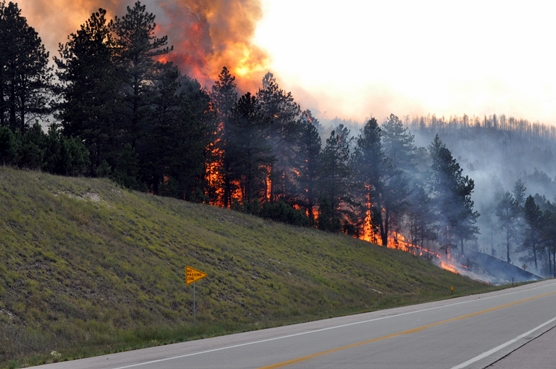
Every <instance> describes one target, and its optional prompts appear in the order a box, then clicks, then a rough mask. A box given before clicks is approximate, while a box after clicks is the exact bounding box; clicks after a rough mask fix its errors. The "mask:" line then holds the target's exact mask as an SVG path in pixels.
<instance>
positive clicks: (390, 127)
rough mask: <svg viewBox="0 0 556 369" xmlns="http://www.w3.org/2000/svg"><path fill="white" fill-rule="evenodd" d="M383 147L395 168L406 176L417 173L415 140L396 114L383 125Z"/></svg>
mask: <svg viewBox="0 0 556 369" xmlns="http://www.w3.org/2000/svg"><path fill="white" fill-rule="evenodd" d="M382 146H383V149H384V154H385V156H386V157H388V158H389V159H390V161H391V163H392V165H393V166H394V167H395V168H398V169H400V170H402V171H403V173H404V174H406V175H407V174H412V173H413V172H414V171H415V150H416V148H415V138H414V136H413V135H412V134H411V133H409V132H408V129H407V128H406V127H404V125H403V123H402V121H401V120H400V119H399V118H398V117H397V116H395V115H394V114H390V117H388V119H387V120H386V121H385V122H384V123H383V124H382Z"/></svg>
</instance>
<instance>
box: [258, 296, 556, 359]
mask: <svg viewBox="0 0 556 369" xmlns="http://www.w3.org/2000/svg"><path fill="white" fill-rule="evenodd" d="M555 293H556V291H555V292H548V293H544V294H542V295H538V296H534V297H529V298H527V299H523V300H519V301H514V302H510V303H507V304H504V305H500V306H496V307H493V308H490V309H485V310H481V311H477V312H474V313H471V314H466V315H461V316H458V317H455V318H450V319H446V320H441V321H439V322H435V323H431V324H427V325H423V326H421V327H417V328H412V329H408V330H405V331H401V332H396V333H391V334H387V335H385V336H381V337H376V338H371V339H369V340H366V341H361V342H356V343H352V344H349V345H345V346H340V347H336V348H333V349H330V350H326V351H321V352H317V353H314V354H311V355H307V356H302V357H298V358H296V359H291V360H287V361H282V362H280V363H276V364H272V365H267V366H262V367H260V368H258V369H275V368H283V367H285V366H289V365H293V364H298V363H302V362H304V361H307V360H311V359H314V358H317V357H320V356H324V355H328V354H333V353H335V352H338V351H343V350H347V349H350V348H354V347H359V346H363V345H367V344H369V343H373V342H378V341H384V340H387V339H389V338H394V337H398V336H402V335H406V334H412V333H417V332H421V331H424V330H425V329H429V328H432V327H436V326H439V325H442V324H446V323H451V322H455V321H458V320H464V319H467V318H472V317H475V316H479V315H483V314H486V313H490V312H493V311H496V310H500V309H504V308H507V307H510V306H514V305H518V304H522V303H524V302H528V301H533V300H536V299H540V298H543V297H546V296H550V295H554V294H555Z"/></svg>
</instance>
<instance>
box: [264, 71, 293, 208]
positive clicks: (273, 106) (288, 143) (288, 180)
mask: <svg viewBox="0 0 556 369" xmlns="http://www.w3.org/2000/svg"><path fill="white" fill-rule="evenodd" d="M262 82H263V86H262V88H261V89H260V90H259V91H258V92H257V99H258V101H259V103H260V105H261V112H262V114H263V115H264V116H265V117H266V119H268V120H269V121H270V124H269V125H268V128H267V133H266V134H267V138H268V142H269V143H270V145H271V147H272V154H273V155H274V156H275V157H276V162H275V163H274V164H273V165H272V166H271V180H272V181H271V188H270V189H269V192H270V194H271V195H270V200H271V201H278V200H279V199H284V198H285V197H287V194H288V192H289V191H290V190H292V188H293V186H294V185H293V183H294V179H293V174H292V172H291V171H290V170H289V168H290V167H291V161H292V160H293V158H294V157H295V152H296V150H297V149H298V142H299V137H300V135H301V132H302V127H301V124H300V122H299V117H300V113H301V109H300V107H299V105H298V104H297V103H296V102H295V101H294V99H293V96H292V95H291V93H290V92H288V93H286V92H285V91H284V90H282V89H280V87H279V86H278V83H277V82H276V78H275V77H274V76H273V75H272V73H267V74H266V75H265V76H264V78H263V81H262Z"/></svg>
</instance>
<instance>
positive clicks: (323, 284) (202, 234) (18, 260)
mask: <svg viewBox="0 0 556 369" xmlns="http://www.w3.org/2000/svg"><path fill="white" fill-rule="evenodd" d="M185 265H190V266H193V267H194V268H197V269H200V270H202V271H204V272H206V273H208V275H209V276H208V278H206V279H205V280H202V281H200V282H198V283H197V285H196V293H197V302H198V314H197V319H198V320H197V321H198V323H199V326H198V328H197V330H196V332H195V333H194V332H193V329H192V300H193V295H192V286H186V285H185V283H184V267H185ZM451 285H453V286H455V290H456V295H457V294H466V293H473V292H479V291H484V290H486V289H489V287H485V286H482V285H480V284H478V283H476V282H473V281H471V280H469V279H466V278H462V277H459V276H457V275H454V274H451V273H449V272H446V271H443V270H440V269H438V268H436V267H435V266H433V265H431V264H429V263H427V262H425V261H422V260H420V259H418V258H416V257H414V256H412V255H409V254H407V253H403V252H398V251H396V250H387V249H384V248H380V247H376V246H374V245H370V244H368V243H365V242H363V241H359V240H356V239H352V238H349V237H347V236H344V235H331V234H327V233H324V232H320V231H317V230H313V229H304V228H296V227H290V226H286V225H282V224H276V223H272V222H268V221H265V220H262V219H259V218H255V217H251V216H247V215H243V214H240V213H236V212H233V211H229V210H223V209H219V208H215V207H210V206H206V205H199V204H191V203H186V202H183V201H176V200H173V199H167V198H160V197H154V196H150V195H146V194H141V193H136V192H129V191H126V190H122V189H120V188H118V187H116V186H115V185H114V184H113V183H111V182H109V181H107V180H99V179H85V178H64V177H56V176H51V175H47V174H43V173H37V172H26V171H16V170H12V169H8V168H2V167H0V367H2V366H6V365H8V366H12V367H15V366H18V365H21V364H24V363H32V364H35V363H40V362H42V361H44V360H48V355H49V354H50V352H51V351H52V350H57V351H60V352H62V355H63V356H62V358H67V357H70V358H71V357H79V356H82V355H90V354H94V353H101V352H105V351H113V350H119V349H124V348H130V347H137V346H140V345H145V344H157V343H160V342H172V341H176V340H185V339H190V338H192V337H193V336H194V335H196V336H199V335H200V336H204V335H211V334H222V333H225V332H231V331H237V330H245V329H253V328H260V327H266V326H271V325H278V324H285V323H290V322H295V321H302V320H309V319H316V318H320V317H328V316H333V315H341V314H347V313H352V312H361V311H369V310H374V309H380V308H385V307H391V306H396V305H401V304H408V303H415V302H421V301H428V300H433V299H438V298H443V297H448V296H450V295H449V294H450V290H449V287H450V286H451ZM2 341H3V342H2ZM77 344H78V345H77ZM10 360H12V361H11V362H9V361H10ZM8 362H9V364H8Z"/></svg>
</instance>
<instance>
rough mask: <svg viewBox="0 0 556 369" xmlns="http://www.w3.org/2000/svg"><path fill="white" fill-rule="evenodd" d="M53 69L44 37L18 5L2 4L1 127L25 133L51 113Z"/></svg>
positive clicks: (0, 26)
mask: <svg viewBox="0 0 556 369" xmlns="http://www.w3.org/2000/svg"><path fill="white" fill-rule="evenodd" d="M51 77H52V68H51V67H50V66H49V65H48V52H47V51H46V49H45V47H44V45H43V44H42V41H41V38H40V37H39V36H38V34H37V32H36V31H35V30H34V28H33V27H30V26H29V25H28V24H27V20H26V19H25V18H24V17H23V16H22V15H21V10H20V9H19V8H18V6H17V4H14V3H12V2H9V3H8V4H7V5H6V2H5V1H3V2H1V3H0V126H9V127H10V128H11V129H12V131H15V130H19V131H21V132H25V130H26V129H27V128H29V125H30V123H29V122H30V121H32V120H34V119H35V118H37V117H38V116H42V115H45V114H48V112H49V107H48V100H49V92H50V88H51V86H50V81H51Z"/></svg>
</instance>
